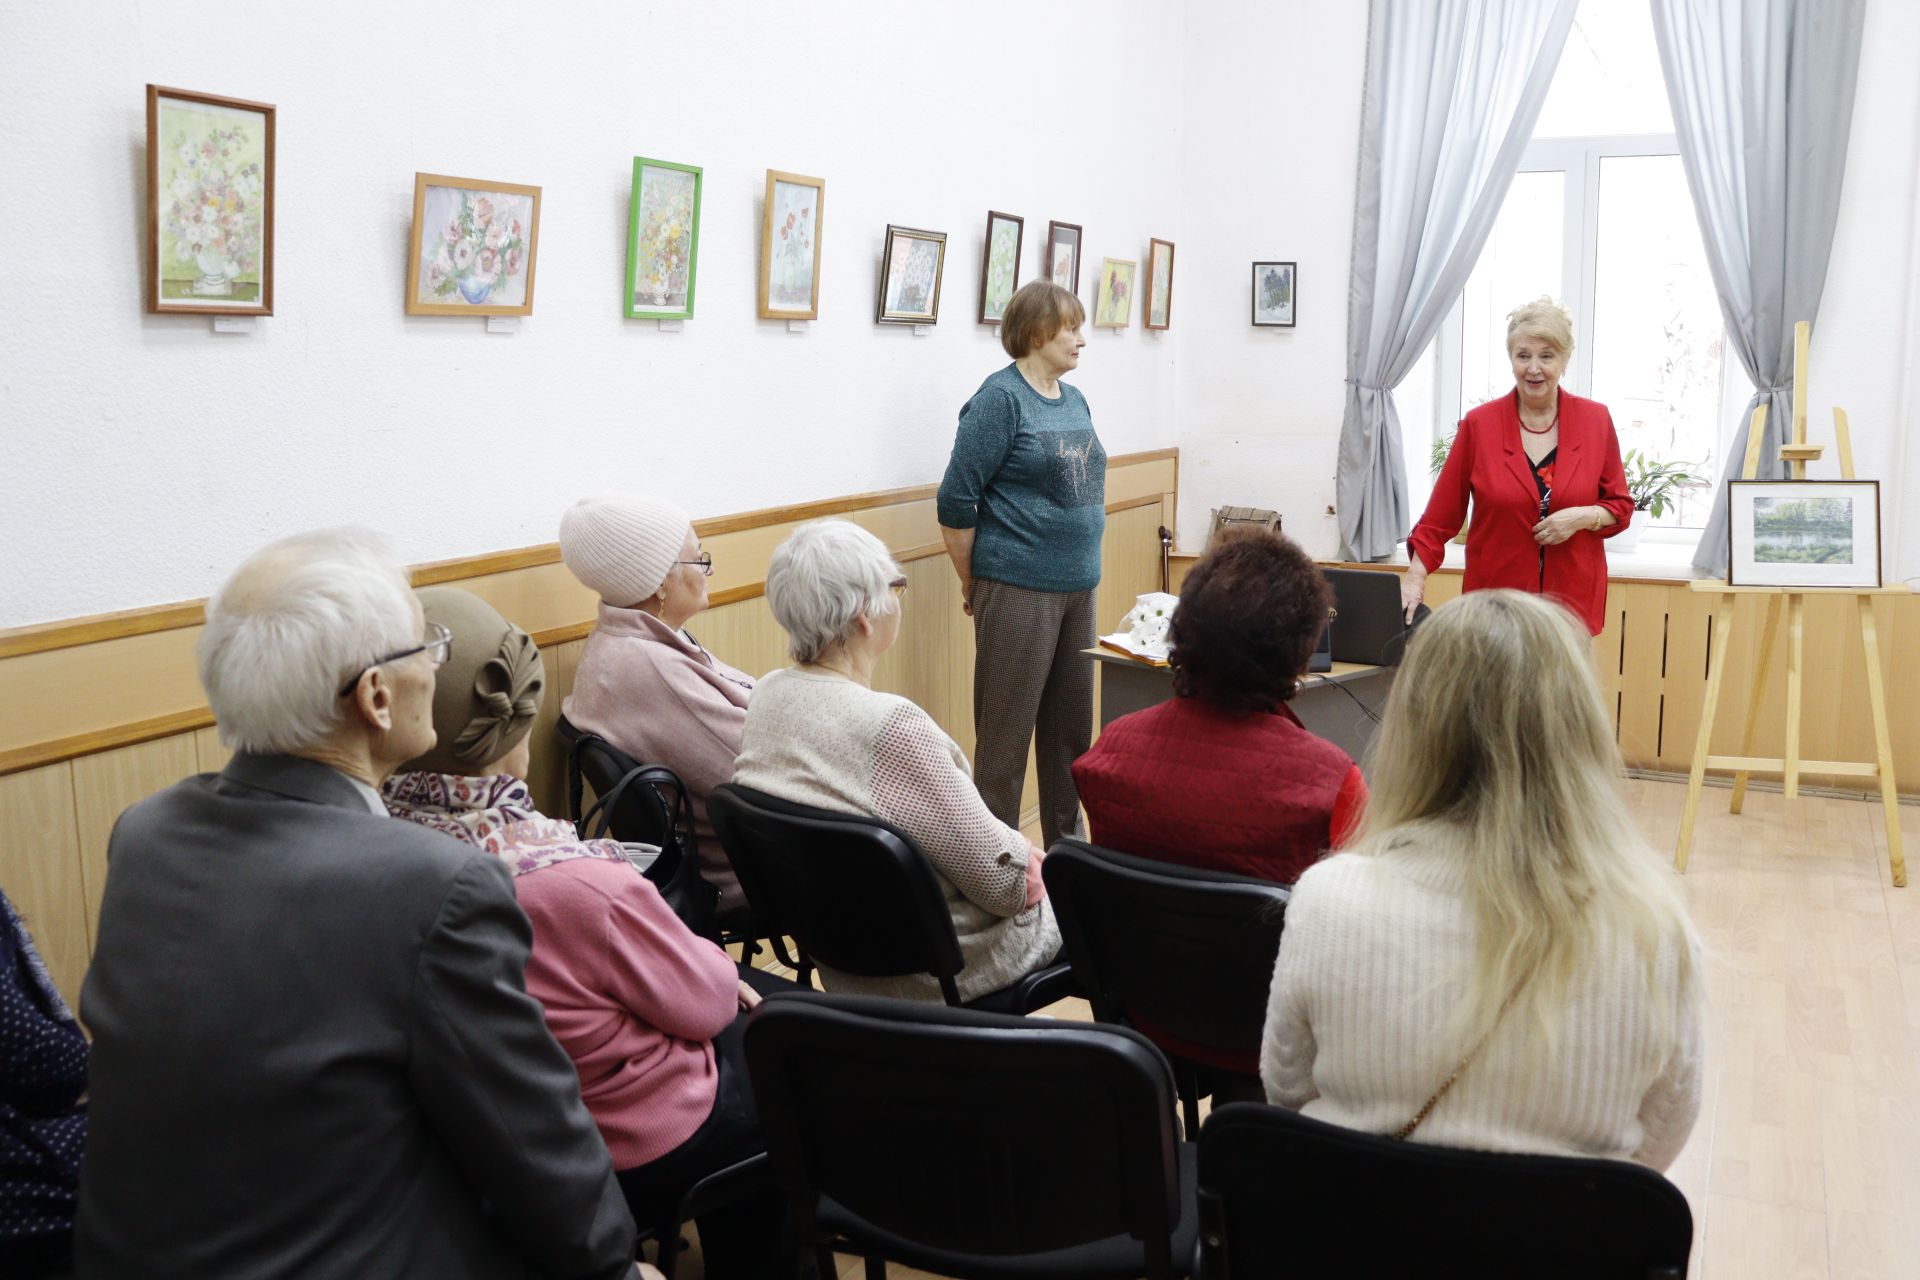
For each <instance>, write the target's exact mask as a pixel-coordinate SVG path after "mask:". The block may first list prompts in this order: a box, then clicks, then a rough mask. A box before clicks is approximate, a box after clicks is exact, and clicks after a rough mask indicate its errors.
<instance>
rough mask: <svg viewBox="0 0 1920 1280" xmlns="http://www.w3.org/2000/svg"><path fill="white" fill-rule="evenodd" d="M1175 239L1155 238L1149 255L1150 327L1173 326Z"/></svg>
mask: <svg viewBox="0 0 1920 1280" xmlns="http://www.w3.org/2000/svg"><path fill="white" fill-rule="evenodd" d="M1172 316H1173V241H1171V240H1155V241H1154V242H1153V244H1152V246H1151V250H1150V252H1149V254H1148V257H1147V318H1146V326H1147V328H1149V329H1166V328H1170V327H1171V326H1172Z"/></svg>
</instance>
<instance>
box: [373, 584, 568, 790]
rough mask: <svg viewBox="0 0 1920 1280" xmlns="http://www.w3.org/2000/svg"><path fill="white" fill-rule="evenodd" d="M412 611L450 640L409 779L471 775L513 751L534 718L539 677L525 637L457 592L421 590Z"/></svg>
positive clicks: (535, 651) (533, 649) (542, 678)
mask: <svg viewBox="0 0 1920 1280" xmlns="http://www.w3.org/2000/svg"><path fill="white" fill-rule="evenodd" d="M414 594H415V595H417V596H419V597H420V611H421V612H422V613H423V614H425V615H426V619H427V621H428V622H437V623H439V624H440V625H441V626H443V627H445V628H446V629H447V630H448V631H450V632H452V633H453V652H451V653H449V654H448V655H447V660H446V662H445V663H444V664H442V666H441V667H440V670H439V673H438V675H437V676H436V678H435V680H434V684H433V730H434V732H435V733H436V734H437V735H438V736H439V741H438V742H436V743H435V744H434V747H433V750H431V751H429V752H427V754H425V755H423V756H421V757H420V758H419V759H417V760H410V761H408V762H407V765H406V770H407V772H409V773H452V774H477V773H479V772H480V770H481V769H482V768H484V767H486V766H487V765H490V764H492V763H493V762H494V761H496V760H498V759H500V758H501V757H502V756H504V755H506V754H507V753H508V752H509V751H511V750H513V749H514V748H515V747H516V746H518V745H519V744H520V739H522V738H524V737H526V736H527V732H528V730H530V729H532V728H533V718H534V716H536V715H538V714H539V711H540V694H541V690H542V689H543V688H544V687H545V684H546V675H545V671H544V668H543V666H542V664H541V662H540V646H538V645H536V644H535V643H534V642H533V637H532V636H530V635H528V634H527V633H526V632H524V631H522V630H521V629H520V628H519V627H516V626H514V625H513V624H512V623H511V622H508V621H507V620H506V619H505V618H503V617H501V616H500V611H499V610H497V609H495V608H494V607H493V606H492V605H490V604H488V603H487V602H486V601H485V600H482V599H481V598H480V597H479V596H476V595H474V594H473V593H472V592H471V591H462V590H461V589H460V588H459V587H422V588H420V590H418V591H416V592H415V593H414Z"/></svg>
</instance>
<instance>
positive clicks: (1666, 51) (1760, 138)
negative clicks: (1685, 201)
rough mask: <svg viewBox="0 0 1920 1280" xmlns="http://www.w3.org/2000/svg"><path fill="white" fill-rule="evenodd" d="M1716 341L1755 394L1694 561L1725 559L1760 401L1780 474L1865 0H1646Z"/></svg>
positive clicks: (1771, 464) (1821, 278)
mask: <svg viewBox="0 0 1920 1280" xmlns="http://www.w3.org/2000/svg"><path fill="white" fill-rule="evenodd" d="M1652 4H1653V34H1654V39H1655V40H1656V41H1657V42H1658V43H1659V45H1660V65H1661V67H1662V68H1663V69H1664V70H1665V72H1666V77H1667V97H1668V99H1669V100H1670V101H1671V102H1672V103H1673V124H1674V129H1675V131H1676V132H1677V133H1678V135H1679V138H1680V162H1681V165H1682V166H1683V167H1684V168H1685V169H1686V171H1687V185H1688V186H1689V187H1690V188H1691V189H1692V191H1693V207H1694V211H1695V213H1696V214H1697V215H1698V217H1699V219H1700V235H1701V238H1702V239H1703V240H1704V241H1705V242H1706V246H1707V261H1708V264H1709V265H1710V267H1711V269H1712V271H1713V283H1714V285H1715V287H1716V288H1718V289H1719V291H1720V310H1721V312H1722V314H1724V315H1725V317H1726V321H1727V336H1728V338H1729V339H1730V340H1731V341H1732V343H1733V349H1734V352H1735V354H1737V355H1738V356H1739V357H1740V364H1741V366H1742V367H1743V368H1745V369H1746V371H1747V377H1749V378H1751V379H1752V380H1753V384H1754V386H1756V387H1758V388H1759V390H1758V391H1757V392H1756V393H1755V394H1754V397H1753V399H1751V400H1749V401H1748V402H1747V407H1746V410H1745V412H1743V413H1742V414H1741V419H1740V429H1739V431H1738V432H1737V433H1735V435H1734V441H1733V447H1732V448H1731V449H1729V450H1728V451H1727V469H1726V473H1725V474H1724V475H1723V476H1722V477H1721V481H1720V487H1719V489H1718V491H1717V492H1716V493H1715V494H1714V498H1713V511H1712V513H1711V514H1710V515H1709V516H1708V517H1707V527H1706V531H1705V532H1704V533H1703V534H1702V535H1701V538H1700V547H1699V550H1698V551H1697V552H1696V553H1695V554H1694V558H1693V563H1694V564H1695V565H1696V566H1697V567H1699V568H1701V569H1705V570H1707V571H1708V572H1710V573H1720V572H1723V571H1724V570H1725V569H1726V564H1727V515H1726V512H1727V485H1726V482H1727V480H1728V479H1732V478H1737V477H1738V476H1739V474H1740V467H1741V464H1742V463H1743V462H1744V461H1745V459H1746V453H1747V432H1748V425H1749V424H1750V423H1751V421H1752V419H1753V410H1754V408H1755V407H1756V406H1758V405H1761V404H1765V405H1767V406H1768V407H1767V425H1766V434H1767V438H1766V441H1765V443H1764V444H1763V445H1762V447H1761V450H1760V462H1761V470H1760V475H1761V478H1762V479H1768V478H1774V479H1779V478H1784V477H1785V476H1786V475H1787V468H1786V466H1785V464H1783V463H1781V462H1780V461H1779V460H1778V449H1779V446H1780V444H1781V442H1782V441H1784V440H1785V439H1786V437H1787V434H1788V432H1789V431H1791V430H1792V421H1793V418H1792V414H1793V326H1794V323H1795V322H1796V321H1800V320H1808V321H1812V320H1815V319H1816V317H1817V316H1818V315H1819V311H1820V295H1821V293H1822V292H1823V291H1824V290H1825V288H1826V283H1827V257H1828V254H1829V253H1830V252H1831V251H1832V249H1833V224H1834V220H1835V218H1836V217H1837V216H1838V213H1839V209H1840V177H1841V175H1842V174H1843V173H1844V172H1845V171H1846V167H1847V132H1848V129H1849V127H1850V126H1851V125H1852V123H1853V89H1854V82H1855V79H1856V75H1857V72H1858V69H1859V64H1860V36H1861V31H1862V28H1863V27H1864V24H1865V16H1866V0H1652Z"/></svg>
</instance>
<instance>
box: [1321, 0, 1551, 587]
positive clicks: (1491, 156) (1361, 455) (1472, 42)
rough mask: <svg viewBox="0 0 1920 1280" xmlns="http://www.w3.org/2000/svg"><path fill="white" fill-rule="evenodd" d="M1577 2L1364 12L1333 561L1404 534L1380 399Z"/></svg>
mask: <svg viewBox="0 0 1920 1280" xmlns="http://www.w3.org/2000/svg"><path fill="white" fill-rule="evenodd" d="M1577 3H1578V0H1373V9H1372V13H1371V16H1370V21H1369V25H1368V29H1367V78H1366V87H1365V90H1364V95H1363V98H1362V103H1361V114H1360V178H1359V185H1358V190H1357V193H1356V198H1355V201H1354V212H1353V270H1352V275H1351V277H1350V284H1349V286H1348V288H1349V295H1348V299H1347V408H1346V416H1345V418H1344V419H1343V420H1342V422H1341V424H1340V459H1339V471H1338V473H1337V474H1336V475H1335V477H1334V500H1335V503H1336V506H1337V507H1338V510H1339V513H1340V537H1341V540H1342V541H1343V542H1345V544H1346V554H1347V555H1348V556H1349V557H1351V558H1353V559H1356V560H1377V559H1379V558H1381V557H1382V556H1386V555H1389V554H1391V553H1392V551H1393V549H1394V547H1395V545H1396V544H1397V543H1399V542H1400V541H1402V540H1403V539H1404V538H1405V537H1406V536H1407V530H1408V529H1409V528H1410V527H1411V524H1412V521H1411V519H1410V516H1409V512H1408V510H1407V477H1406V459H1405V456H1404V453H1403V448H1402V444H1401V438H1400V415H1399V413H1398V411H1397V410H1395V408H1394V406H1393V388H1394V387H1396V386H1398V385H1399V384H1400V380H1401V379H1403V378H1405V377H1406V376H1407V370H1409V369H1411V368H1412V367H1413V365H1414V362H1415V361H1416V360H1418V359H1419V358H1420V353H1421V352H1422V351H1424V350H1426V346H1427V343H1428V342H1430V341H1431V340H1432V339H1433V335H1434V333H1435V332H1436V331H1437V330H1438V329H1439V328H1440V322H1441V321H1442V320H1443V319H1445V318H1446V314H1447V311H1448V310H1449V309H1450V308H1451V307H1452V306H1453V303H1454V299H1455V298H1457V297H1459V296H1460V290H1461V289H1463V288H1464V287H1465V286H1466V283H1467V276H1468V275H1469V274H1471V273H1472V271H1473V264H1474V263H1475V262H1476V261H1477V260H1478V259H1479V257H1480V250H1481V248H1482V247H1484V246H1485V244H1486V242H1487V235H1488V233H1489V232H1491V231H1492V230H1493V220H1494V217H1495V216H1496V215H1497V214H1498V213H1499V212H1500V204H1501V202H1502V201H1503V200H1505V199H1506V195H1507V188H1508V186H1510V185H1511V184H1512V182H1513V174H1514V170H1515V169H1516V168H1518V167H1519V163H1520V154H1521V152H1522V151H1524V150H1525V149H1526V145H1527V141H1528V139H1529V138H1530V137H1531V136H1532V134H1533V123H1534V121H1535V119H1537V118H1538V117H1539V115H1540V104H1541V103H1542V102H1544V101H1545V100H1546V96H1547V86H1548V85H1549V84H1550V83H1551V82H1552V80H1553V70H1554V68H1555V67H1556V66H1557V65H1559V62H1560V50H1561V48H1562V47H1563V46H1564V45H1565V44H1566V42H1567V31H1568V30H1569V29H1570V28H1571V27H1572V25H1573V12H1574V9H1575V7H1576V5H1577Z"/></svg>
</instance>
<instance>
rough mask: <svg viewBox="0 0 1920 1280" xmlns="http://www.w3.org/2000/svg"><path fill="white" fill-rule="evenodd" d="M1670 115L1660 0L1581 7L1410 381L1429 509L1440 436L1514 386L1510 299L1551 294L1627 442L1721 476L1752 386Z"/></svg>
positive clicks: (1693, 514) (1581, 380)
mask: <svg viewBox="0 0 1920 1280" xmlns="http://www.w3.org/2000/svg"><path fill="white" fill-rule="evenodd" d="M1672 128H1673V123H1672V119H1671V116H1670V115H1669V111H1668V106H1667V95H1666V87H1665V83H1664V81H1663V79H1662V76H1661V72H1660V61H1659V53H1658V50H1657V49H1656V48H1655V46H1654V41H1653V26H1652V19H1651V15H1650V13H1649V11H1648V10H1647V8H1646V6H1644V5H1618V4H1592V3H1589V4H1585V5H1583V6H1582V8H1581V10H1580V13H1579V16H1578V17H1577V18H1576V19H1575V22H1574V28H1573V31H1572V32H1571V33H1570V34H1569V36H1568V39H1567V47H1566V50H1565V52H1564V53H1563V54H1562V56H1561V61H1560V66H1559V67H1558V68H1557V69H1556V71H1555V73H1554V80H1553V85H1552V87H1551V89H1550V90H1549V91H1548V95H1547V101H1546V103H1545V105H1544V106H1543V107H1542V109H1541V112H1540V119H1539V121H1538V123H1537V124H1536V126H1535V128H1534V135H1533V140H1532V142H1531V143H1530V144H1529V146H1528V148H1527V151H1526V154H1525V155H1524V157H1523V158H1522V160H1521V163H1520V172H1519V173H1517V174H1516V175H1515V176H1514V180H1513V185H1512V187H1511V188H1510V189H1509V190H1508V193H1507V198H1506V203H1505V204H1504V205H1502V206H1501V209H1500V213H1499V215H1498V217H1497V218H1496V220H1495V222H1494V227H1493V231H1492V234H1491V235H1490V236H1489V237H1488V239H1487V244H1486V247H1485V249H1483V250H1482V252H1481V255H1480V261H1479V262H1478V263H1477V264H1476V265H1475V267H1474V270H1473V274H1472V275H1471V277H1469V279H1468V281H1467V286H1466V288H1465V290H1463V291H1462V293H1461V296H1460V299H1459V301H1458V303H1457V304H1456V305H1455V307H1454V309H1453V311H1452V312H1451V313H1450V314H1449V315H1448V317H1447V319H1446V321H1445V323H1443V324H1442V326H1441V329H1440V332H1439V334H1438V335H1437V336H1436V338H1435V340H1434V341H1433V343H1432V344H1430V345H1429V347H1428V349H1427V351H1426V353H1425V354H1423V355H1422V356H1421V358H1420V361H1419V363H1417V364H1416V365H1415V366H1414V368H1413V371H1412V372H1411V373H1410V374H1409V375H1408V377H1407V379H1406V381H1405V382H1403V383H1402V384H1401V387H1400V389H1399V390H1398V391H1397V392H1396V393H1395V398H1396V400H1397V401H1398V403H1399V405H1400V407H1401V422H1402V424H1403V431H1402V435H1403V438H1404V439H1405V441H1406V453H1407V480H1408V486H1407V487H1408V492H1409V494H1410V495H1411V497H1412V503H1413V509H1414V510H1415V511H1416V512H1417V511H1419V510H1420V509H1421V507H1422V506H1423V505H1424V503H1425V501H1426V497H1427V495H1428V494H1429V493H1430V492H1431V491H1432V471H1431V464H1432V463H1433V462H1435V461H1437V460H1438V459H1439V457H1440V456H1442V455H1441V454H1440V453H1439V449H1438V445H1439V442H1442V441H1444V440H1445V439H1446V438H1447V437H1449V436H1450V435H1451V434H1452V432H1453V428H1454V424H1455V423H1457V422H1458V421H1459V419H1460V417H1461V416H1462V415H1463V414H1464V413H1465V412H1466V411H1467V410H1468V409H1471V408H1472V407H1473V406H1475V405H1477V404H1480V403H1482V402H1484V401H1486V400H1490V399H1493V398H1494V397H1496V396H1500V395H1505V394H1506V393H1507V392H1509V391H1510V390H1511V389H1512V387H1513V372H1512V369H1511V367H1510V366H1509V364H1508V362H1507V350H1506V332H1507V319H1506V318H1507V312H1508V311H1510V310H1512V309H1513V308H1514V307H1516V306H1518V305H1519V304H1520V303H1522V302H1525V301H1528V300H1530V299H1532V298H1537V297H1539V296H1540V295H1541V294H1549V295H1551V296H1553V297H1555V298H1557V299H1559V300H1560V301H1561V302H1562V303H1563V304H1564V305H1565V306H1566V308H1567V310H1568V311H1570V312H1572V314H1573V319H1574V336H1575V345H1574V351H1573V359H1572V360H1571V361H1570V362H1569V365H1568V368H1567V371H1566V374H1565V376H1564V377H1563V379H1562V382H1561V385H1562V386H1564V387H1565V388H1566V389H1567V390H1568V391H1571V392H1574V393H1575V394H1577V395H1583V396H1590V397H1592V398H1593V399H1596V400H1599V401H1600V402H1601V403H1603V404H1605V405H1606V406H1607V407H1608V409H1610V410H1611V411H1612V413H1613V420H1614V425H1615V427H1616V428H1617V429H1618V431H1619V434H1620V448H1621V451H1622V452H1623V453H1624V452H1625V451H1627V450H1629V449H1633V450H1638V451H1640V452H1641V453H1643V454H1648V455H1651V456H1654V457H1657V458H1662V459H1666V460H1669V461H1686V462H1688V463H1692V464H1694V465H1693V470H1694V471H1695V472H1696V473H1698V474H1700V475H1702V476H1704V477H1708V478H1709V479H1711V478H1715V477H1717V476H1718V475H1719V473H1720V468H1721V465H1722V463H1721V459H1722V458H1723V457H1724V454H1725V450H1726V446H1727V442H1728V441H1729V440H1730V439H1731V436H1732V431H1733V428H1734V426H1735V425H1736V422H1737V419H1738V417H1739V415H1740V412H1741V410H1742V409H1743V408H1744V407H1745V405H1746V401H1747V397H1748V394H1749V390H1748V387H1747V379H1746V377H1745V375H1744V373H1743V372H1742V371H1741V369H1740V366H1739V362H1738V361H1737V360H1734V359H1732V358H1731V353H1729V352H1728V351H1727V347H1726V333H1725V326H1724V322H1723V321H1722V319H1721V316H1720V304H1719V299H1718V295H1717V293H1716V291H1715V289H1714V285H1713V280H1712V276H1711V274H1710V272H1709V270H1708V267H1707V259H1706V251H1705V248H1704V246H1703V245H1702V243H1701V240H1700V231H1699V223H1698V221H1697V220H1696V218H1695V216H1694V211H1693V201H1692V197H1691V195H1690V194H1689V192H1688V190H1687V182H1686V175H1685V173H1684V172H1683V171H1682V169H1681V165H1680V156H1679V150H1678V146H1677V144H1676V142H1675V140H1674V136H1673V133H1672ZM1711 499H1712V488H1711V486H1710V485H1705V484H1703V485H1701V486H1700V487H1698V488H1696V489H1692V490H1689V491H1685V492H1683V493H1681V494H1680V495H1678V500H1677V501H1676V502H1674V503H1673V504H1672V505H1670V506H1669V507H1668V509H1667V511H1666V514H1665V515H1664V517H1662V518H1661V519H1660V520H1658V521H1651V522H1649V524H1650V525H1651V529H1652V532H1651V537H1652V538H1654V539H1655V540H1662V539H1665V540H1671V541H1678V542H1683V543H1686V544H1689V545H1690V544H1691V543H1693V542H1695V541H1697V540H1698V538H1699V530H1700V527H1701V526H1702V525H1703V524H1704V522H1705V520H1706V516H1707V511H1708V508H1709V506H1710V505H1711ZM1642 519H1643V520H1644V519H1645V517H1644V516H1642ZM1661 531H1664V532H1661Z"/></svg>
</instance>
